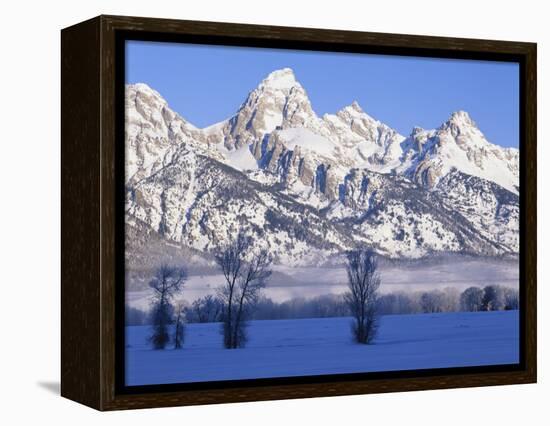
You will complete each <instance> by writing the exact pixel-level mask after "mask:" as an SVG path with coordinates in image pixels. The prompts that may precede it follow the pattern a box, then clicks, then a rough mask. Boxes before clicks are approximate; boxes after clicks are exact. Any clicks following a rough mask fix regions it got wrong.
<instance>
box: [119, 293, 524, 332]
mask: <svg viewBox="0 0 550 426" xmlns="http://www.w3.org/2000/svg"><path fill="white" fill-rule="evenodd" d="M377 304H378V310H379V312H380V315H402V314H422V313H438V312H441V313H444V312H479V311H499V310H516V309H518V308H519V294H518V291H517V290H516V289H513V288H510V287H505V286H501V285H488V286H485V287H475V286H474V287H469V288H467V289H466V290H464V291H462V292H460V291H459V290H457V289H455V288H452V287H448V288H444V289H442V290H430V291H414V292H405V291H398V292H392V293H385V294H381V295H379V296H378V299H377ZM221 311H222V302H221V301H220V300H219V299H218V298H217V297H216V296H215V295H211V294H208V295H206V296H204V297H201V298H199V299H196V300H195V301H194V302H193V303H185V304H184V314H185V322H186V323H208V322H220V321H221ZM349 316H351V312H350V310H349V308H348V306H347V304H346V301H345V298H344V295H341V294H325V295H321V296H316V297H312V298H304V297H296V298H292V299H289V300H285V301H282V302H276V301H274V300H272V299H270V298H268V297H265V296H262V297H260V298H258V302H257V303H256V305H255V307H254V309H253V310H252V312H251V315H250V317H249V319H250V320H282V319H305V318H332V317H349ZM151 323H152V320H151V315H150V312H149V311H144V310H141V309H137V308H134V307H130V306H127V307H126V325H150V324H151Z"/></svg>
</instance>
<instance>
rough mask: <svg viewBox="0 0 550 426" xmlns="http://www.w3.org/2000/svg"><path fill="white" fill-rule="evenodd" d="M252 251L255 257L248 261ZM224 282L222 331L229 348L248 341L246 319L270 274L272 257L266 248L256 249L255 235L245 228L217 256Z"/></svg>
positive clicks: (221, 293)
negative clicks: (250, 234)
mask: <svg viewBox="0 0 550 426" xmlns="http://www.w3.org/2000/svg"><path fill="white" fill-rule="evenodd" d="M249 251H250V252H252V253H250V255H251V257H252V260H250V261H247V259H246V256H247V254H248V253H249ZM215 259H216V262H217V264H218V266H219V267H220V269H221V270H222V273H223V276H224V278H225V283H224V284H223V285H222V286H221V287H220V288H219V298H220V300H221V301H222V303H223V310H222V333H223V339H224V346H225V347H226V348H227V349H235V348H240V347H243V346H244V345H245V344H246V320H247V316H248V315H249V314H250V309H251V308H252V306H253V305H254V304H255V303H256V302H257V301H258V298H259V296H260V293H261V290H262V289H263V288H264V287H265V284H266V281H267V279H268V278H269V276H270V275H271V259H270V256H269V255H268V253H267V251H266V250H263V249H259V250H257V251H256V252H254V250H253V244H252V239H251V238H250V237H248V236H246V235H245V234H244V233H243V232H239V234H238V235H237V237H236V238H235V239H233V240H232V241H230V242H229V244H227V246H225V247H224V248H223V249H222V250H221V251H220V252H219V253H218V254H217V255H216V256H215Z"/></svg>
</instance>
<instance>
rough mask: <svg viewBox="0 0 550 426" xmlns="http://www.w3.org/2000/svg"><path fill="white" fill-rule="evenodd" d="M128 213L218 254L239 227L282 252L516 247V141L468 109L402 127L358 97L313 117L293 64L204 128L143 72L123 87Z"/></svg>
mask: <svg viewBox="0 0 550 426" xmlns="http://www.w3.org/2000/svg"><path fill="white" fill-rule="evenodd" d="M126 120H127V127H126V163H127V168H126V183H127V212H126V213H127V214H126V218H127V223H128V225H129V226H140V227H142V226H146V227H148V228H149V229H150V230H151V232H153V233H155V234H156V235H158V236H159V238H160V239H161V240H165V241H167V242H170V243H171V244H179V245H182V246H185V247H188V248H190V249H193V250H196V251H197V252H202V253H211V252H214V251H215V250H217V249H218V248H219V247H220V245H222V244H224V243H225V242H226V241H227V239H228V238H229V237H230V235H232V234H234V233H235V232H236V231H237V229H239V228H245V229H246V230H247V232H249V233H251V234H253V235H255V236H256V237H257V238H256V240H257V241H258V242H259V244H260V245H264V246H267V247H268V248H269V249H270V250H271V251H272V252H273V254H274V255H275V257H276V259H278V261H281V262H283V263H288V264H305V263H312V262H322V261H324V260H326V259H328V258H329V257H330V256H332V255H334V254H338V253H339V252H341V251H342V250H346V249H349V248H352V247H353V246H355V245H357V244H368V245H371V246H373V247H375V248H376V249H377V250H378V251H379V252H380V253H383V254H384V255H386V256H389V257H421V256H424V255H426V254H429V253H432V252H442V251H445V252H467V253H473V254H483V255H502V254H508V253H512V254H513V253H517V252H518V250H519V243H518V235H519V224H518V223H519V222H518V216H519V198H518V193H519V153H518V150H516V149H512V148H501V147H499V146H497V145H494V144H491V143H490V142H488V141H487V140H486V138H485V137H484V136H483V134H482V133H481V131H480V130H479V129H478V128H477V126H476V125H475V123H474V122H473V120H472V119H471V118H470V117H469V115H468V114H467V113H465V112H456V113H454V114H453V115H452V116H451V117H450V119H449V120H448V121H447V122H446V123H444V124H443V125H441V126H440V127H439V128H438V129H434V130H423V129H419V128H415V129H413V131H412V133H411V135H410V136H409V137H407V138H406V137H404V136H402V135H400V134H399V133H398V132H396V131H395V130H394V129H392V128H391V127H389V126H387V125H386V124H384V123H381V122H380V121H378V120H376V119H374V118H372V117H371V116H369V115H368V114H367V113H366V112H364V111H363V110H362V108H361V107H360V106H359V104H358V103H357V102H352V103H351V104H350V105H349V106H347V107H345V108H343V109H342V110H341V111H338V112H337V113H335V114H325V115H324V116H322V117H319V116H318V115H317V114H316V113H315V111H314V110H313V108H312V105H311V102H310V101H309V98H308V96H307V93H306V91H305V89H304V88H303V87H302V85H301V84H300V83H299V82H298V81H297V79H296V77H295V75H294V72H293V71H292V70H291V69H289V68H285V69H282V70H277V71H274V72H272V73H271V74H269V75H268V76H267V77H266V78H265V79H264V80H263V81H261V82H260V84H259V85H258V87H257V88H256V89H254V90H252V91H251V92H250V93H249V94H248V96H247V97H246V99H245V101H244V102H243V104H242V105H241V106H240V107H239V108H238V109H237V111H236V112H235V114H234V115H233V116H232V117H230V118H229V119H227V120H225V121H222V122H219V123H216V124H213V125H211V126H209V127H207V128H204V129H198V128H196V127H195V126H193V125H192V124H191V123H189V122H188V121H186V120H185V119H184V118H183V117H181V116H180V115H178V114H177V113H176V112H174V111H172V110H171V109H170V108H169V106H168V105H167V103H166V101H165V100H164V99H163V98H162V96H161V95H160V94H159V93H157V92H156V91H154V90H153V89H151V88H149V87H148V86H146V85H145V84H135V85H129V86H127V89H126Z"/></svg>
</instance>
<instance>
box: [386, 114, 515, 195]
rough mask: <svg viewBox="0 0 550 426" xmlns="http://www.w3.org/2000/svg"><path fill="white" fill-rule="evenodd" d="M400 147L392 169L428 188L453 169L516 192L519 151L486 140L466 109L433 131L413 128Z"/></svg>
mask: <svg viewBox="0 0 550 426" xmlns="http://www.w3.org/2000/svg"><path fill="white" fill-rule="evenodd" d="M403 148H404V152H405V154H404V158H403V161H402V164H401V165H400V166H398V167H397V168H396V170H397V171H398V172H401V173H404V174H406V175H407V176H409V177H410V178H411V179H413V180H414V181H415V182H417V183H419V184H421V185H424V186H426V187H428V188H430V189H431V188H433V187H434V186H435V185H436V184H437V182H438V181H439V179H441V178H442V177H444V176H446V175H447V174H448V173H449V172H450V171H451V170H452V169H456V170H459V171H461V172H463V173H466V174H469V175H472V176H477V177H480V178H483V179H487V180H489V181H492V182H495V183H497V184H498V185H500V186H502V187H503V188H506V189H508V190H509V191H511V192H513V193H515V194H517V193H518V192H519V151H518V150H517V149H514V148H502V147H500V146H497V145H493V144H491V143H489V142H488V141H487V139H486V138H485V136H484V135H483V133H481V131H480V130H479V129H478V128H477V126H476V124H475V122H474V121H473V120H472V119H471V118H470V116H469V114H468V113H467V112H464V111H457V112H455V113H453V114H452V115H451V117H450V118H449V120H448V121H446V122H445V123H444V124H442V125H441V127H439V128H438V129H436V130H428V131H426V130H423V129H419V128H415V129H414V130H413V132H412V133H411V135H410V136H409V138H408V139H407V140H406V141H405V142H404V143H403Z"/></svg>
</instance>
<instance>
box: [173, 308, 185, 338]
mask: <svg viewBox="0 0 550 426" xmlns="http://www.w3.org/2000/svg"><path fill="white" fill-rule="evenodd" d="M175 323H176V324H175V328H174V349H181V347H182V346H183V340H184V337H185V303H184V302H183V301H182V300H180V301H178V302H177V303H176V312H175Z"/></svg>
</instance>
